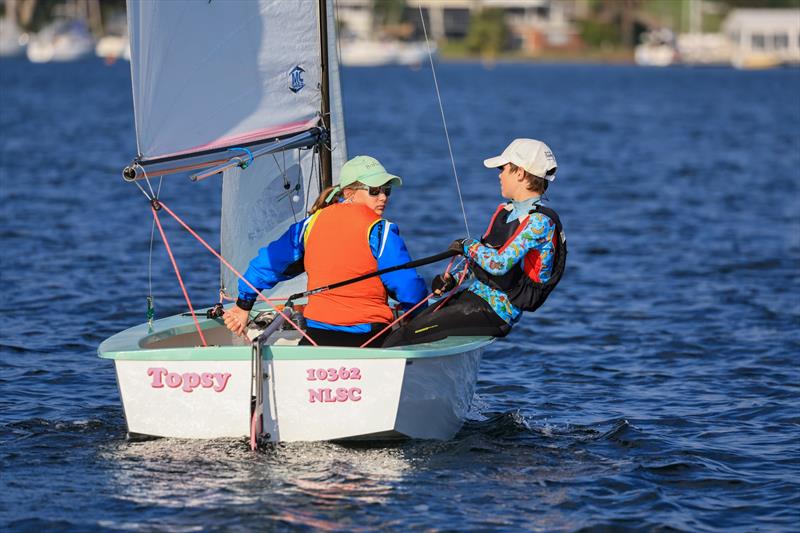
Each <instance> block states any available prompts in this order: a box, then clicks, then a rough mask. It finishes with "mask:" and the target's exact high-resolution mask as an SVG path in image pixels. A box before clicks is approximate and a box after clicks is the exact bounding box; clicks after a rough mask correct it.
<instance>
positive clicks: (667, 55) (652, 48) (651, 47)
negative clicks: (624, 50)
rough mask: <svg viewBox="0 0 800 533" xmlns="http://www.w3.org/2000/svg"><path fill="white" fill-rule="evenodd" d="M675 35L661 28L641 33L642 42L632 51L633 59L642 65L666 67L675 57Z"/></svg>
mask: <svg viewBox="0 0 800 533" xmlns="http://www.w3.org/2000/svg"><path fill="white" fill-rule="evenodd" d="M674 43H675V36H674V35H673V33H672V32H671V31H670V30H668V29H666V28H663V29H661V30H654V31H650V32H646V33H644V34H642V43H641V44H639V45H638V46H637V47H636V49H635V51H634V60H635V61H636V64H637V65H640V66H643V67H667V66H669V65H672V64H673V63H674V62H675V60H676V59H677V53H676V51H675V44H674Z"/></svg>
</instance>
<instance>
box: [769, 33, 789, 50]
mask: <svg viewBox="0 0 800 533" xmlns="http://www.w3.org/2000/svg"><path fill="white" fill-rule="evenodd" d="M772 42H773V43H774V44H773V48H775V50H785V49H787V48H789V36H788V35H787V34H785V33H776V34H775V35H773V36H772Z"/></svg>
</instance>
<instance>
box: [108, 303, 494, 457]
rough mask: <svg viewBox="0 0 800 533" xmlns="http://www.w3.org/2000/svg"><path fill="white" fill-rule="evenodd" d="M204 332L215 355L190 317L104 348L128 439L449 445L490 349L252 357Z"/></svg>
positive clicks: (453, 345)
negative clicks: (110, 361)
mask: <svg viewBox="0 0 800 533" xmlns="http://www.w3.org/2000/svg"><path fill="white" fill-rule="evenodd" d="M160 323H161V324H160ZM201 325H202V326H203V330H204V334H205V336H206V339H207V340H208V342H209V344H211V346H208V347H201V346H197V344H198V343H197V340H198V337H197V334H196V333H195V332H192V327H193V325H192V323H191V319H187V317H171V318H168V319H165V320H163V321H159V322H156V327H155V328H154V329H153V330H152V331H150V330H148V329H147V326H146V324H143V325H141V326H137V327H136V328H131V329H130V330H127V331H125V332H122V333H120V334H117V335H115V336H114V337H111V338H110V339H108V340H107V341H105V342H104V343H103V344H102V345H101V346H100V348H99V350H98V351H99V354H100V356H101V357H104V358H109V359H114V362H115V365H116V372H117V382H118V385H119V391H120V396H121V399H122V404H123V408H124V412H125V419H126V422H127V425H128V432H129V433H130V434H132V435H149V436H157V437H175V438H192V439H213V438H222V437H248V436H250V437H253V436H256V437H260V438H262V439H264V440H268V441H272V442H288V441H319V440H338V439H372V440H383V439H393V438H419V439H438V440H446V439H450V438H452V437H453V436H454V435H455V434H456V433H457V432H458V430H459V429H460V428H461V424H462V422H463V419H464V417H465V416H466V414H467V412H468V410H469V405H470V401H471V399H472V396H473V393H474V390H475V382H476V379H477V373H478V367H479V365H480V359H481V354H482V352H483V349H484V347H485V346H486V345H487V344H489V343H490V342H491V339H488V338H485V337H460V338H459V337H453V338H448V339H444V340H443V341H439V342H437V343H431V344H425V345H418V346H411V347H400V348H390V349H377V348H339V347H308V346H296V345H264V346H262V347H261V349H260V350H256V349H255V348H254V347H252V346H251V345H250V344H249V343H247V344H244V343H243V342H242V341H241V340H239V339H234V338H233V337H232V336H231V335H230V334H229V333H228V331H227V330H226V329H225V328H224V327H223V326H222V325H221V324H220V323H219V322H218V321H215V320H203V321H201ZM159 326H161V327H159ZM281 335H284V336H289V337H292V336H294V337H295V339H296V337H297V335H296V333H294V332H282V333H281ZM281 340H283V341H285V339H281ZM295 342H296V340H295Z"/></svg>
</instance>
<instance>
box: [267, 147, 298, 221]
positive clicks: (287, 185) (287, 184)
mask: <svg viewBox="0 0 800 533" xmlns="http://www.w3.org/2000/svg"><path fill="white" fill-rule="evenodd" d="M281 153H282V154H283V166H281V164H280V163H278V158H277V157H276V156H275V154H272V159H274V160H275V166H277V167H278V170H279V171H280V173H281V176H282V177H283V188H284V190H285V191H286V192H285V193H282V194H279V195H278V198H277V199H278V200H280V198H281V196H285V197H286V200H287V201H288V202H289V209H291V210H292V218H293V219H294V221H295V222H297V213H295V210H294V205H292V196H293V194H292V182H291V181H290V180H289V176H288V175H287V174H286V150H283V151H282V152H281Z"/></svg>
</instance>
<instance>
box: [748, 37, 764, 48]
mask: <svg viewBox="0 0 800 533" xmlns="http://www.w3.org/2000/svg"><path fill="white" fill-rule="evenodd" d="M750 42H751V43H752V45H753V49H755V50H763V49H764V48H765V46H764V45H765V44H766V40H765V39H764V34H762V33H754V34H753V35H752V37H750Z"/></svg>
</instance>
